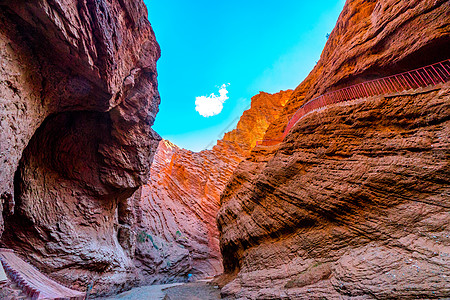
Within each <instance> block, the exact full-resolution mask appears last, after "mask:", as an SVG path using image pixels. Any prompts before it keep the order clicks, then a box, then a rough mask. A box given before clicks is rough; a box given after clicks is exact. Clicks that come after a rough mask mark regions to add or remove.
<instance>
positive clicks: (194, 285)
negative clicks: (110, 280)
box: [99, 280, 221, 300]
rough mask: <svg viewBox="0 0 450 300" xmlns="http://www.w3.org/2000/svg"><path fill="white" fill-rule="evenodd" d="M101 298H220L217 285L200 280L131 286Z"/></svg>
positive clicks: (199, 299)
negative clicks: (116, 293)
mask: <svg viewBox="0 0 450 300" xmlns="http://www.w3.org/2000/svg"><path fill="white" fill-rule="evenodd" d="M99 299H101V300H177V299H185V300H216V299H221V298H220V290H219V288H218V286H214V285H213V284H211V283H210V282H209V281H205V280H200V281H196V282H190V283H172V284H160V285H150V286H142V287H137V288H133V289H131V290H129V291H126V292H123V293H121V294H119V295H116V296H112V297H107V298H99Z"/></svg>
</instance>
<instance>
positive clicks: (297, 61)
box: [144, 0, 345, 151]
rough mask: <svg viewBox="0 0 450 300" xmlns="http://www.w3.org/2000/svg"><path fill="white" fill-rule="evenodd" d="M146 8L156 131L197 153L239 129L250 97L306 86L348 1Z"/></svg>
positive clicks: (156, 3)
mask: <svg viewBox="0 0 450 300" xmlns="http://www.w3.org/2000/svg"><path fill="white" fill-rule="evenodd" d="M144 2H145V3H146V5H147V8H148V12H149V19H150V22H151V24H152V26H153V29H154V31H155V34H156V39H157V41H158V43H159V44H160V46H161V58H160V60H159V61H158V65H157V68H158V73H159V76H158V82H159V92H160V94H161V105H160V107H159V109H160V111H159V113H158V115H157V117H156V121H155V125H154V126H153V128H154V129H155V130H156V131H157V132H158V133H159V134H160V135H161V136H162V137H163V138H165V139H168V140H170V141H171V142H173V143H175V144H176V145H178V146H180V147H182V148H186V149H189V150H193V151H200V150H203V149H205V148H206V147H208V148H211V146H212V145H214V144H215V142H216V141H217V139H220V138H222V136H223V133H224V132H226V131H229V130H231V129H233V128H234V127H235V125H236V123H237V120H238V119H239V117H240V116H241V114H242V112H243V111H244V110H246V109H247V108H248V107H249V105H250V98H251V97H252V96H254V95H256V94H258V93H259V92H260V91H264V92H268V93H276V92H279V91H280V90H285V89H294V88H295V87H297V85H298V84H299V83H300V82H301V81H303V79H304V78H305V77H306V76H307V75H308V73H309V72H310V71H311V70H312V68H313V67H314V65H315V63H316V62H317V61H318V60H319V58H320V54H321V52H322V49H323V47H324V46H325V42H326V34H327V33H329V32H331V30H332V29H333V28H334V25H335V23H336V21H337V18H338V16H339V14H340V12H341V10H342V8H343V6H344V3H345V0H322V1H321V0H316V1H302V0H280V1H273V0H271V1H269V0H258V1H256V0H239V1H237V0H229V1H214V0H212V1H211V0H209V1H204V0H189V1H186V0H144ZM224 88H225V90H223V89H224ZM219 90H220V93H219ZM212 93H214V94H215V96H214V97H210V95H211V94H212ZM202 96H204V97H202ZM199 97H200V98H199ZM196 99H197V104H198V105H199V106H198V108H197V110H198V111H197V110H196ZM208 103H209V104H211V105H209V104H208ZM221 107H222V110H221V111H220V109H221ZM199 111H200V112H201V113H202V114H203V115H211V114H215V115H213V116H209V117H204V116H202V115H200V113H199ZM218 111H220V113H218V114H216V113H217V112H218Z"/></svg>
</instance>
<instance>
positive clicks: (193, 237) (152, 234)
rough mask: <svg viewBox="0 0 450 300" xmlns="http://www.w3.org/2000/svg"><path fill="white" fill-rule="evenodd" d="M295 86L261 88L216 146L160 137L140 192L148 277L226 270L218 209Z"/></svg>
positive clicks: (141, 261) (140, 250)
mask: <svg viewBox="0 0 450 300" xmlns="http://www.w3.org/2000/svg"><path fill="white" fill-rule="evenodd" d="M291 94H292V91H291V90H289V91H284V92H280V93H276V94H273V95H271V94H267V93H260V94H258V95H256V96H254V97H253V98H252V102H251V108H250V109H248V110H246V111H245V112H244V113H243V115H242V117H241V118H240V120H239V122H238V124H237V126H236V129H234V130H232V131H230V132H228V133H226V134H225V136H224V138H223V139H222V140H219V141H218V142H217V145H215V146H214V147H213V149H212V150H205V151H201V152H198V153H195V152H192V151H188V150H185V149H180V148H179V147H177V146H176V145H174V144H172V143H170V142H169V141H161V142H160V145H159V148H158V151H157V153H156V155H155V160H154V163H153V165H152V168H151V178H150V180H149V181H148V183H147V184H146V185H144V186H143V187H142V189H141V190H140V195H139V202H138V203H137V207H139V210H141V211H140V212H138V213H137V218H138V222H137V223H138V224H140V226H139V227H138V228H135V229H134V231H135V232H136V234H137V239H138V242H137V243H136V264H137V265H139V266H140V267H139V270H141V271H142V277H143V278H145V279H144V280H145V281H146V282H151V283H153V282H170V281H173V280H184V279H186V278H187V277H188V274H192V279H195V278H203V277H205V276H213V275H217V274H219V273H221V272H222V261H221V255H220V250H219V240H218V231H217V226H216V214H217V211H218V209H219V198H220V193H221V192H222V190H223V188H224V187H225V185H226V183H227V181H228V179H229V178H230V177H231V174H232V172H233V171H234V169H235V168H236V166H237V165H238V163H239V162H240V161H241V160H242V159H244V157H245V156H246V155H248V154H249V151H250V149H251V148H252V147H253V146H254V145H255V144H256V141H257V140H258V139H261V138H262V137H263V134H264V132H265V131H266V129H267V127H268V125H269V124H270V123H271V122H273V121H274V120H275V119H276V118H277V117H278V115H279V113H280V112H281V111H282V108H283V106H284V105H285V103H286V101H287V100H288V99H289V97H290V96H291Z"/></svg>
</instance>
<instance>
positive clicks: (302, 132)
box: [218, 0, 450, 299]
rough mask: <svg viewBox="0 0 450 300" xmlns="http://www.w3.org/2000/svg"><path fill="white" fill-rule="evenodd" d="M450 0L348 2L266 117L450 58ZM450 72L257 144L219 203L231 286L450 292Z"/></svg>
mask: <svg viewBox="0 0 450 300" xmlns="http://www.w3.org/2000/svg"><path fill="white" fill-rule="evenodd" d="M448 11H450V3H449V2H448V1H413V2H411V1H388V0H385V1H357V0H355V1H347V3H346V5H345V7H344V10H343V12H342V13H341V15H340V17H339V20H338V22H337V25H336V28H335V29H334V31H333V32H332V34H331V35H330V39H329V41H328V43H327V45H326V47H325V49H324V51H323V54H322V57H321V60H320V61H319V63H318V64H317V66H316V68H315V69H314V70H313V71H312V72H311V74H310V75H309V76H308V78H307V79H306V80H305V81H304V82H303V83H302V84H300V85H299V87H298V88H297V89H296V90H295V91H294V93H293V95H292V97H291V99H290V100H289V102H288V103H287V104H286V106H285V109H284V112H283V113H282V115H281V116H280V118H279V119H278V120H277V121H275V122H274V123H273V124H272V125H271V126H270V127H269V129H268V131H267V133H266V138H270V137H278V136H280V134H281V132H282V131H283V130H284V126H285V124H286V122H287V120H288V119H289V116H290V115H291V114H292V113H293V112H295V110H296V109H297V108H298V107H299V106H300V105H301V104H302V103H304V102H305V101H308V100H309V99H311V98H313V97H314V96H317V95H319V94H321V93H323V92H326V91H330V90H334V89H337V88H340V87H342V86H344V85H348V84H352V83H356V82H360V81H364V80H367V79H372V78H376V77H381V76H384V75H389V74H395V73H398V72H399V71H401V70H406V69H413V68H415V67H419V66H421V65H425V64H428V63H433V62H437V61H440V60H443V59H444V58H448V57H445V55H448V54H446V53H445V51H443V49H448V48H449V47H450V42H449V41H450V18H449V15H448ZM449 106H450V87H449V85H448V84H446V85H440V86H436V87H434V88H428V89H423V90H417V91H408V92H405V93H402V94H397V95H385V96H379V97H373V98H371V99H364V100H360V101H353V102H349V103H346V104H344V105H336V106H332V107H328V108H327V109H324V110H321V111H318V112H315V113H311V114H309V115H307V116H306V117H304V118H303V119H302V120H301V121H300V122H298V123H297V125H296V126H294V128H293V129H292V130H291V131H290V133H289V134H288V136H287V137H286V138H285V140H284V141H283V143H281V144H280V145H279V147H256V148H255V149H254V150H253V151H252V152H251V154H250V156H249V157H248V158H247V159H246V160H244V161H243V162H241V163H240V164H239V166H238V167H237V169H236V171H235V172H234V174H233V176H232V178H231V179H230V181H229V182H228V184H227V186H226V188H225V190H224V192H223V194H222V197H221V209H220V210H219V214H218V227H219V232H220V246H221V251H222V254H223V259H224V267H225V273H226V275H227V276H225V277H224V280H225V282H224V283H225V286H224V287H223V289H222V294H223V295H229V296H232V297H237V298H239V299H324V298H325V299H392V298H395V299H413V298H417V297H419V298H427V299H433V298H436V299H437V298H445V297H449V296H450V290H449V288H448V278H449V276H450V270H449V269H448V267H447V265H449V263H450V259H449V258H450V249H449V247H448V244H449V241H450V240H449V236H448V232H449V229H450V227H449V226H450V218H449V216H450V215H449V213H450V206H449V199H450V182H449V180H448V178H450V176H449V175H450V166H449V161H450V159H449V158H450V151H449V149H450V141H449V133H450V132H449V128H450V123H449V122H450V115H449V111H450V107H449Z"/></svg>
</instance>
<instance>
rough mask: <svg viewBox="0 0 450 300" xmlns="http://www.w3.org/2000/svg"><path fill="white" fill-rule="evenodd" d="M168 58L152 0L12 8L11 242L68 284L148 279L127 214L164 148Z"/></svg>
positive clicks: (6, 172)
mask: <svg viewBox="0 0 450 300" xmlns="http://www.w3.org/2000/svg"><path fill="white" fill-rule="evenodd" d="M125 2H126V3H125ZM159 56H160V50H159V46H158V44H157V43H156V40H155V37H154V33H153V31H152V28H151V26H150V23H149V22H148V20H147V10H146V8H145V5H144V3H143V2H142V1H119V0H113V1H103V0H102V1H93V0H88V1H76V0H66V1H54V0H39V1H0V107H1V112H0V114H1V123H0V167H1V173H0V195H1V197H2V202H8V205H5V206H4V207H6V208H7V209H6V210H5V211H3V213H2V214H0V215H2V216H3V217H4V218H5V231H4V234H3V238H2V243H4V244H6V246H8V247H12V248H14V249H15V250H16V251H17V252H19V253H21V254H22V255H23V256H25V257H26V258H28V259H29V260H30V261H32V262H33V263H34V264H36V265H37V267H39V268H40V269H41V270H43V271H45V272H48V273H52V274H53V276H55V277H56V278H57V279H65V280H67V281H68V282H70V283H74V284H75V285H76V286H78V287H82V288H83V289H84V288H85V286H86V284H87V283H89V282H90V281H91V280H96V279H97V278H101V279H99V280H98V282H97V284H96V286H95V287H94V292H98V293H111V292H114V290H117V289H123V288H124V287H126V286H128V285H130V284H133V279H134V278H136V277H135V268H134V266H133V263H132V260H131V257H130V255H131V254H130V253H129V251H128V250H127V249H123V247H122V246H121V245H120V243H119V240H121V241H122V242H123V236H124V235H126V233H125V231H124V230H121V232H122V233H121V234H120V235H121V236H122V238H120V237H119V240H118V231H120V230H119V229H120V228H121V227H124V226H125V227H126V226H127V225H128V224H126V222H124V221H123V218H119V216H118V212H117V211H118V210H119V209H121V206H126V203H127V198H128V197H130V195H131V194H132V193H133V192H134V191H135V190H136V189H137V188H138V187H139V186H140V185H142V184H143V183H145V182H146V181H147V179H148V177H149V171H150V165H151V162H152V159H153V155H154V153H155V151H156V147H157V145H158V143H159V140H160V137H159V136H158V135H157V134H156V133H155V132H154V131H153V130H152V129H151V125H152V124H153V122H154V119H155V116H156V113H157V112H158V105H159V101H160V100H159V94H158V90H157V81H156V76H157V73H156V61H157V59H158V58H159ZM1 226H2V227H1V228H0V232H2V231H3V222H1ZM123 244H124V245H125V243H123Z"/></svg>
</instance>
